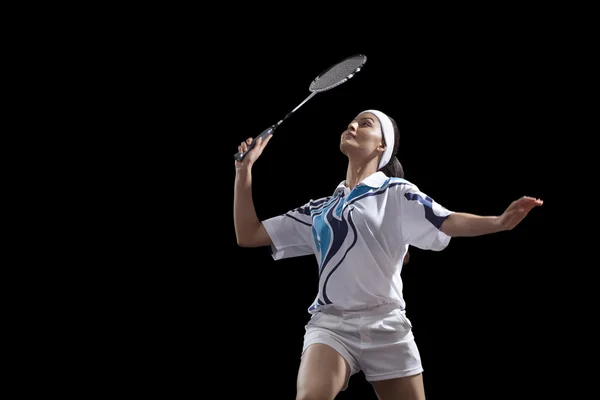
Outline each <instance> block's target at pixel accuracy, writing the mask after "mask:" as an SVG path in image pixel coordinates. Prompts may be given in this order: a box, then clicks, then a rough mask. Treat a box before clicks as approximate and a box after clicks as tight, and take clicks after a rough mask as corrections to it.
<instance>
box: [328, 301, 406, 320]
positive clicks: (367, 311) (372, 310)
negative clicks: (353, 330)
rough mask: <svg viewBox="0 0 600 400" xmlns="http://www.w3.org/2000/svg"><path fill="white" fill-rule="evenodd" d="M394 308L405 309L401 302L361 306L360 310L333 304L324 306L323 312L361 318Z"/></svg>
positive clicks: (390, 310) (383, 312) (380, 313)
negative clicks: (345, 308) (338, 306)
mask: <svg viewBox="0 0 600 400" xmlns="http://www.w3.org/2000/svg"><path fill="white" fill-rule="evenodd" d="M394 310H400V311H403V310H402V308H401V307H400V304H396V303H388V304H382V305H379V306H374V307H368V308H361V309H360V310H339V309H337V308H334V307H333V306H330V307H327V308H323V309H322V310H321V312H322V313H323V314H331V315H336V316H338V317H343V318H360V317H370V316H374V315H382V314H387V313H390V312H392V311H394Z"/></svg>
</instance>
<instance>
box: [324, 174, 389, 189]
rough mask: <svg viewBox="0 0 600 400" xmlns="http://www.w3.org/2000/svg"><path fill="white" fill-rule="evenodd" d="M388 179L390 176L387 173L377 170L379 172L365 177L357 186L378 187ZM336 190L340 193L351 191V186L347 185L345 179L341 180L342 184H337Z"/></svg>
mask: <svg viewBox="0 0 600 400" xmlns="http://www.w3.org/2000/svg"><path fill="white" fill-rule="evenodd" d="M387 179H388V177H387V175H386V174H384V173H383V172H381V171H377V172H375V173H373V174H371V175H369V176H367V177H366V178H365V179H363V180H362V182H360V183H359V184H358V185H356V187H359V186H369V187H372V188H374V189H377V188H379V187H381V186H382V185H383V184H384V183H385V181H386V180H387ZM335 190H336V192H338V193H339V192H344V191H350V188H348V187H346V180H345V179H344V180H343V181H341V182H340V184H339V185H338V186H337V188H336V189H335Z"/></svg>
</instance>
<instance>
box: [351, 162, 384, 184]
mask: <svg viewBox="0 0 600 400" xmlns="http://www.w3.org/2000/svg"><path fill="white" fill-rule="evenodd" d="M378 163H379V159H378V158H374V159H372V160H370V161H368V162H353V161H352V160H350V161H349V162H348V170H347V171H346V186H347V187H348V188H349V189H350V190H352V189H354V188H355V187H356V185H358V184H359V183H361V182H362V181H363V180H365V178H367V177H369V176H370V175H373V174H374V173H375V172H377V167H378Z"/></svg>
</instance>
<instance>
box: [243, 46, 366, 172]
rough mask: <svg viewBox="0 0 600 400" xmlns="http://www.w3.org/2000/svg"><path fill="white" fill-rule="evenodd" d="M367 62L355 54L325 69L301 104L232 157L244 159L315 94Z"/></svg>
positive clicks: (349, 74)
mask: <svg viewBox="0 0 600 400" xmlns="http://www.w3.org/2000/svg"><path fill="white" fill-rule="evenodd" d="M366 62H367V57H366V56H365V55H363V54H356V55H353V56H350V57H347V58H345V59H343V60H342V61H340V62H338V63H337V64H334V65H332V66H331V67H329V68H327V69H326V70H324V71H323V72H321V73H320V74H319V75H317V77H316V78H315V79H314V80H313V81H312V82H311V83H310V86H309V87H308V90H310V92H311V93H310V95H309V96H308V97H307V98H306V99H304V101H302V103H300V104H298V105H297V106H296V108H294V109H293V110H292V111H290V112H288V113H287V114H286V115H285V116H284V117H283V118H282V119H280V120H279V121H278V122H277V123H276V124H274V125H271V126H270V127H268V128H267V129H265V130H264V131H263V132H262V133H261V134H260V135H258V136H257V137H255V138H254V140H252V143H251V144H250V146H248V149H247V150H246V151H244V152H238V153H236V154H235V155H234V158H235V159H236V160H238V161H241V160H243V159H244V157H245V156H246V154H247V153H248V152H249V151H250V150H252V149H253V148H254V144H255V143H256V141H257V140H258V139H259V138H262V139H263V140H264V139H266V138H267V137H268V136H269V135H271V134H273V132H274V131H275V129H277V128H278V127H279V125H281V123H282V122H283V121H285V120H286V119H287V118H289V116H290V115H292V114H293V113H294V112H295V111H296V110H298V109H299V108H300V107H302V106H303V105H304V104H305V103H306V102H307V101H309V100H310V99H311V98H312V97H313V96H314V95H316V94H317V93H321V92H325V91H327V90H329V89H333V88H334V87H337V86H339V85H341V84H342V83H344V82H347V81H348V80H349V79H350V78H352V77H353V76H354V75H355V74H356V73H357V72H359V71H360V70H361V68H362V67H363V66H364V65H365V63H366Z"/></svg>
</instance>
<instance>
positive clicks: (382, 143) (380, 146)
mask: <svg viewBox="0 0 600 400" xmlns="http://www.w3.org/2000/svg"><path fill="white" fill-rule="evenodd" d="M386 148H387V146H386V144H385V143H384V142H381V144H380V145H379V146H377V151H380V152H381V153H383V152H384V151H385V149H386Z"/></svg>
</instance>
